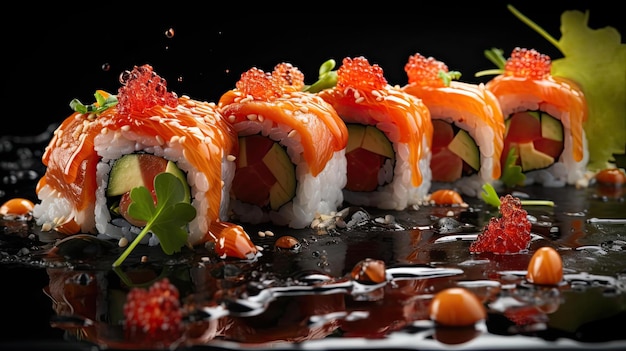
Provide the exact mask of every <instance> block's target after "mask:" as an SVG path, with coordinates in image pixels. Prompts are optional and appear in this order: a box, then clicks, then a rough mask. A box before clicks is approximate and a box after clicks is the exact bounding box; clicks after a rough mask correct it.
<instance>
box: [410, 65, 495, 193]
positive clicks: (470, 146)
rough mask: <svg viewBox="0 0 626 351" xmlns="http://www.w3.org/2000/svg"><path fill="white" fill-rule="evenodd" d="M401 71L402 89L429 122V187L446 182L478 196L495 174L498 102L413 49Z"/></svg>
mask: <svg viewBox="0 0 626 351" xmlns="http://www.w3.org/2000/svg"><path fill="white" fill-rule="evenodd" d="M404 70H405V71H406V73H407V76H408V84H407V85H405V86H404V87H402V90H403V91H405V92H407V93H409V94H411V95H414V96H416V97H418V98H420V99H421V100H422V101H423V102H424V104H426V106H427V107H428V110H429V111H430V118H431V119H432V123H433V129H434V132H433V144H432V158H431V160H430V169H431V171H432V180H433V183H434V184H433V187H435V186H436V184H437V183H446V184H444V185H443V186H444V187H450V186H451V185H452V187H454V188H457V189H458V190H459V191H461V192H462V193H464V194H465V195H468V196H478V195H479V194H480V193H481V189H482V186H483V184H485V183H493V182H494V180H497V179H499V178H500V171H501V167H500V157H501V154H502V150H503V146H504V118H503V115H502V110H501V109H500V104H499V102H498V100H497V99H496V97H495V95H494V94H493V93H492V92H490V91H489V90H487V89H486V88H485V86H484V84H470V83H465V82H461V81H458V80H456V79H458V78H459V77H460V73H459V72H456V71H449V70H448V66H447V65H446V64H445V63H443V62H442V61H438V60H436V59H435V58H433V57H428V58H427V57H424V56H422V55H421V54H419V53H416V54H414V55H412V56H410V57H409V60H408V62H407V63H406V65H405V67H404Z"/></svg>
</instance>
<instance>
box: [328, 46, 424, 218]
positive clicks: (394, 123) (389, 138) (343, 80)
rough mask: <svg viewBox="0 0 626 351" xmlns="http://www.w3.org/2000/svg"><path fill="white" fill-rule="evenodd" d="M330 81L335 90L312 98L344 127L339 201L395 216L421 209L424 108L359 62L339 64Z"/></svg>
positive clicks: (360, 59)
mask: <svg viewBox="0 0 626 351" xmlns="http://www.w3.org/2000/svg"><path fill="white" fill-rule="evenodd" d="M336 75H337V76H336V78H337V81H336V85H334V86H332V87H329V88H326V89H322V90H320V91H319V92H317V94H318V95H319V96H320V97H321V98H322V99H324V100H325V101H327V102H328V103H330V104H331V105H332V106H333V107H334V108H335V110H336V111H337V113H339V116H341V118H342V119H343V121H344V122H345V123H346V125H347V127H348V135H349V137H348V145H347V147H346V152H345V154H346V156H345V157H346V160H347V183H346V186H345V188H344V199H345V201H346V202H348V203H350V204H352V205H356V206H369V207H377V208H380V209H388V210H398V211H400V210H404V209H406V208H407V207H408V206H412V205H420V204H422V203H423V201H424V198H425V196H426V195H427V193H428V190H429V189H430V185H431V172H430V167H429V165H430V157H431V152H430V148H431V142H432V137H433V126H432V122H431V120H430V112H429V110H428V108H427V107H426V105H425V104H424V103H423V102H422V100H420V99H419V98H417V97H415V96H412V95H409V94H407V93H405V92H403V91H402V90H400V88H398V87H393V86H391V85H390V84H388V83H387V80H386V78H385V77H384V73H383V70H382V68H381V67H380V66H379V65H376V64H374V65H370V63H369V62H368V60H367V59H366V58H364V57H355V58H349V57H347V58H344V59H343V62H342V65H341V67H339V69H338V70H337V71H336Z"/></svg>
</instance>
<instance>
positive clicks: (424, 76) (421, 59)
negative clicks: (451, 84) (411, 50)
mask: <svg viewBox="0 0 626 351" xmlns="http://www.w3.org/2000/svg"><path fill="white" fill-rule="evenodd" d="M404 71H405V72H406V74H407V76H408V79H409V84H419V85H427V86H432V87H437V86H440V87H442V86H444V85H445V84H444V81H443V80H442V79H441V78H440V77H439V72H444V73H448V66H447V65H446V64H445V63H443V62H441V61H438V60H436V59H435V58H434V57H425V56H423V55H421V54H419V53H416V54H415V55H412V56H409V61H408V62H407V63H406V65H404Z"/></svg>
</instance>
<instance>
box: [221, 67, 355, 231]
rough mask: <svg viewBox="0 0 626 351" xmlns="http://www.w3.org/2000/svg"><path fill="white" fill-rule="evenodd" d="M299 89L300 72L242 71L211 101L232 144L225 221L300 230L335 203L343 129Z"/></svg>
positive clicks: (342, 178) (342, 166) (342, 169)
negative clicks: (235, 144)
mask: <svg viewBox="0 0 626 351" xmlns="http://www.w3.org/2000/svg"><path fill="white" fill-rule="evenodd" d="M303 87H304V75H303V74H302V72H301V71H300V70H299V69H298V68H297V67H295V66H293V65H291V64H288V63H280V64H278V65H276V66H275V67H274V70H273V71H272V72H271V73H269V72H267V73H266V72H264V71H262V70H261V69H259V68H256V67H253V68H251V69H249V70H248V71H246V72H244V73H243V74H242V75H241V78H240V80H239V81H237V83H236V87H235V88H234V89H232V90H230V91H227V92H226V93H225V94H223V95H222V96H221V98H220V99H219V102H218V108H219V111H220V112H221V113H222V115H224V117H226V118H227V119H228V120H229V121H230V122H231V123H232V125H233V127H234V129H235V131H236V132H237V135H238V140H239V153H238V154H237V155H235V156H236V160H235V164H236V170H235V176H234V179H233V185H232V187H231V199H232V201H231V206H230V208H231V210H232V215H233V218H236V219H237V220H239V221H242V222H247V223H253V224H258V223H266V222H271V223H274V224H277V225H281V226H289V227H292V228H304V227H307V226H309V225H310V224H311V223H312V221H313V220H314V219H315V218H316V216H318V215H320V214H330V213H332V212H334V211H337V209H338V208H339V206H340V205H341V204H342V203H343V194H342V189H343V187H344V185H345V183H346V175H345V173H346V161H345V157H344V150H345V147H346V144H347V142H348V132H347V129H346V126H345V124H344V123H343V121H342V120H341V118H339V116H338V115H337V112H335V110H334V109H333V107H332V106H331V105H330V104H328V103H327V102H325V101H324V100H322V99H321V98H320V97H319V96H317V95H315V94H313V93H310V92H304V91H302V88H303Z"/></svg>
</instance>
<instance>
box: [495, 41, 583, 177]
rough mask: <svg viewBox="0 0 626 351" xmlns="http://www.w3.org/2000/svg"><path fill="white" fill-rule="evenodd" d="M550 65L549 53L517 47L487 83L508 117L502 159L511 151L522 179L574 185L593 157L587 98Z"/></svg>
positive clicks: (506, 117) (505, 116) (506, 118)
mask: <svg viewBox="0 0 626 351" xmlns="http://www.w3.org/2000/svg"><path fill="white" fill-rule="evenodd" d="M551 66H552V62H551V59H550V57H549V56H547V55H544V54H541V53H539V52H538V51H536V50H534V49H525V48H519V47H518V48H515V49H514V50H513V52H512V53H511V56H510V57H509V58H508V59H507V60H506V63H505V66H504V72H503V73H502V74H500V75H497V76H495V77H494V78H492V79H491V80H490V81H488V82H487V83H486V87H487V89H489V90H490V91H491V92H493V94H494V95H495V96H496V97H497V98H498V101H499V102H500V107H501V108H502V113H503V115H504V118H505V125H506V131H505V136H504V150H503V153H502V160H504V158H505V157H507V155H508V154H509V152H510V150H513V151H512V152H513V153H514V154H515V155H516V157H517V164H518V165H519V166H521V168H522V172H523V173H524V175H525V181H524V184H532V183H538V184H542V185H544V186H564V185H566V184H570V185H574V184H576V183H577V182H578V181H580V180H582V179H584V177H585V172H586V167H587V163H588V160H589V152H588V149H587V140H586V136H585V130H584V129H583V125H584V123H585V121H586V120H587V113H588V111H587V102H586V99H585V95H584V94H583V92H582V90H581V89H580V88H579V87H578V86H577V85H576V84H575V83H574V82H572V81H571V80H568V79H565V78H560V77H556V76H552V75H551V73H550V72H551ZM503 162H504V161H503Z"/></svg>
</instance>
